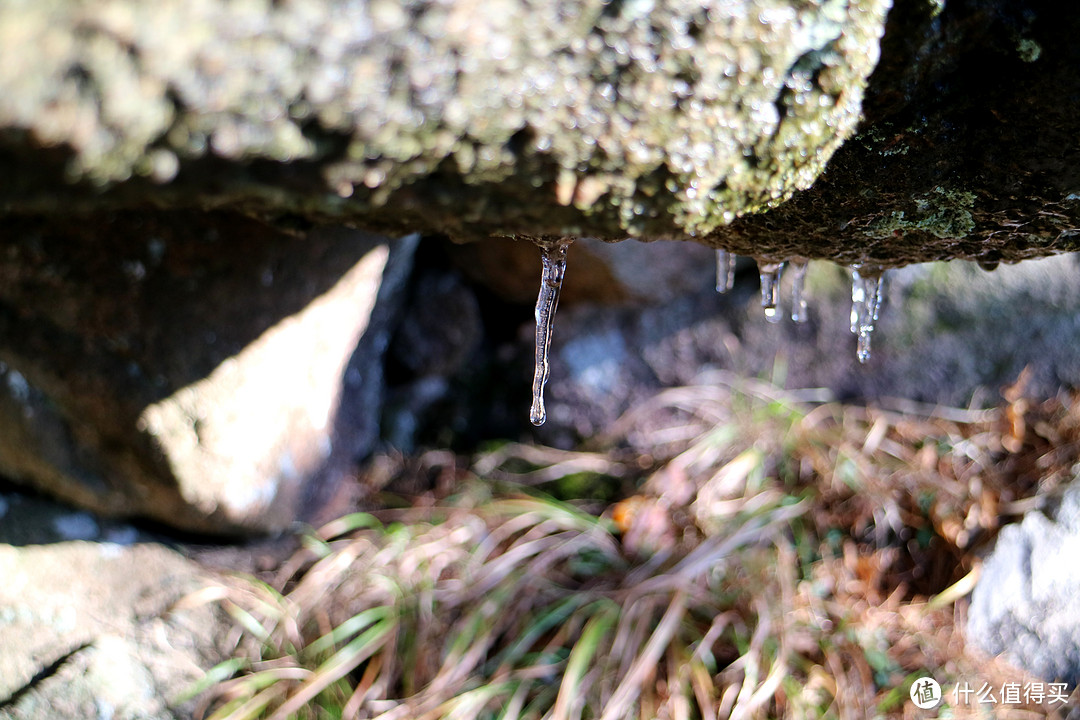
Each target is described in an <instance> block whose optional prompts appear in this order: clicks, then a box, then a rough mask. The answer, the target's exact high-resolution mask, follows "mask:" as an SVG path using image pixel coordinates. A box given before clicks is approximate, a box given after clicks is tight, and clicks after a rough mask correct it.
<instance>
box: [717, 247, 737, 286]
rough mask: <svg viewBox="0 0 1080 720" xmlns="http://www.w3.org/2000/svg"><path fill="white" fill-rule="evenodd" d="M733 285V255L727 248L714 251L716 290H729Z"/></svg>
mask: <svg viewBox="0 0 1080 720" xmlns="http://www.w3.org/2000/svg"><path fill="white" fill-rule="evenodd" d="M733 287H735V256H734V255H732V254H731V253H729V252H728V251H727V250H717V251H716V292H718V293H726V292H731V288H733Z"/></svg>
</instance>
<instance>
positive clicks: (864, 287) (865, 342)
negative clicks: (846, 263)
mask: <svg viewBox="0 0 1080 720" xmlns="http://www.w3.org/2000/svg"><path fill="white" fill-rule="evenodd" d="M860 270H861V272H860ZM880 309H881V270H878V269H875V268H860V267H859V266H856V267H852V268H851V332H852V333H854V334H855V335H857V336H858V337H859V342H858V349H857V351H856V354H857V356H858V358H859V362H861V363H864V362H866V361H867V360H869V359H870V335H871V334H872V333H873V332H874V323H875V322H877V319H878V311H879V310H880Z"/></svg>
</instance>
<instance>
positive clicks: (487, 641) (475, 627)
mask: <svg viewBox="0 0 1080 720" xmlns="http://www.w3.org/2000/svg"><path fill="white" fill-rule="evenodd" d="M1078 459H1080V403H1076V402H1074V399H1073V398H1070V397H1065V396H1063V397H1059V398H1054V399H1051V400H1047V401H1042V402H1038V401H1035V400H1031V399H1029V398H1025V397H1024V396H1023V392H1022V387H1020V386H1018V387H1015V388H1012V389H1010V390H1009V391H1007V393H1006V402H1005V403H1004V404H1003V405H1002V406H1001V407H998V408H995V409H992V410H985V411H982V410H979V411H975V410H964V409H957V408H935V407H925V406H917V405H913V404H910V403H902V402H900V401H897V402H893V403H881V404H879V405H877V406H872V407H862V406H852V405H844V404H841V403H837V402H834V401H832V400H831V398H829V397H828V395H827V393H825V392H824V391H820V390H810V391H799V392H790V391H784V390H782V389H780V388H777V387H776V386H774V385H772V384H769V383H765V382H760V381H746V380H742V379H738V378H736V377H734V376H732V375H728V374H722V373H712V374H710V375H708V376H704V377H703V378H702V379H701V382H700V383H698V384H695V385H694V386H691V387H685V388H677V389H672V390H668V391H665V392H663V393H661V394H659V395H658V396H657V397H656V398H654V399H653V400H651V401H650V402H648V403H646V404H645V405H643V406H642V407H640V408H637V409H635V410H634V411H633V412H631V413H629V414H628V415H627V416H626V417H624V418H623V420H622V421H620V423H619V424H618V425H617V428H616V431H615V432H613V433H612V435H611V436H610V437H608V438H606V439H605V440H604V442H603V443H601V444H600V445H599V446H598V448H595V449H594V452H589V453H573V452H567V451H560V450H553V449H550V448H542V447H536V446H525V445H514V444H505V445H502V446H500V447H499V448H497V449H496V450H493V451H491V452H489V453H486V454H482V455H480V456H478V457H476V458H473V459H471V461H463V460H461V459H460V458H454V457H452V456H450V455H449V454H447V453H430V454H428V455H426V456H422V457H420V458H412V459H400V462H399V464H398V466H397V469H396V471H390V472H388V471H387V467H386V462H385V459H384V462H383V465H382V466H381V467H380V470H379V474H380V476H381V477H384V478H390V479H391V480H392V482H391V483H390V484H389V485H387V486H386V487H385V488H384V497H385V496H386V493H392V492H393V490H394V487H395V484H394V483H396V482H398V481H400V482H399V483H398V485H399V486H400V487H408V488H411V489H412V492H411V495H409V496H407V497H402V496H400V495H399V496H398V500H397V502H394V503H387V504H388V505H392V506H393V507H395V508H396V509H393V510H380V511H373V512H371V513H354V514H351V515H348V516H346V517H344V518H341V519H340V520H336V521H334V522H331V523H329V524H327V525H325V526H324V527H322V528H320V529H318V530H313V531H311V532H310V533H308V534H307V535H306V536H305V537H304V538H303V539H302V542H301V543H300V549H299V550H298V551H297V553H296V555H295V556H294V557H293V558H292V559H291V560H289V561H288V562H286V563H285V564H284V565H283V567H282V568H281V569H280V570H279V572H278V574H277V576H276V577H274V578H273V579H272V580H271V581H270V582H259V581H255V580H253V579H241V578H232V579H229V580H228V581H225V582H223V583H222V586H221V588H218V589H215V590H213V591H203V592H202V594H201V597H203V598H204V599H205V600H206V601H216V602H220V603H222V605H223V606H224V607H225V609H226V610H227V611H228V612H230V613H231V614H232V616H233V617H234V618H235V619H236V622H237V626H238V628H239V629H240V630H239V631H238V639H237V643H236V652H235V656H236V657H235V658H234V659H233V660H230V661H229V662H227V663H224V664H222V665H220V666H219V667H218V668H215V670H214V671H212V672H211V674H210V675H209V676H208V678H207V681H206V682H204V683H203V684H202V685H201V686H200V687H198V688H196V689H195V690H196V691H205V693H206V694H205V700H206V705H205V711H204V712H203V713H202V715H201V716H202V717H209V718H211V719H212V720H238V719H239V718H272V719H273V720H278V719H284V718H300V719H307V718H311V719H315V718H343V719H351V718H379V719H380V720H404V719H409V720H412V719H415V718H420V719H423V720H449V719H450V718H470V719H471V718H491V719H492V720H495V719H497V718H498V719H506V720H519V719H520V720H526V719H536V720H541V719H543V720H547V719H551V720H570V719H574V720H577V719H579V718H582V719H584V718H588V719H599V720H632V719H638V718H640V719H642V720H655V719H656V718H672V719H674V720H681V719H686V720H690V719H692V718H708V719H711V718H728V717H731V718H774V717H775V718H781V717H782V718H793V719H797V718H822V717H829V718H833V717H835V718H875V717H922V716H923V715H918V714H916V715H912V713H913V712H918V711H915V710H914V707H913V706H912V705H911V704H910V702H909V700H908V690H909V688H910V686H911V684H912V683H913V682H915V681H916V680H917V679H919V678H921V677H924V676H925V675H931V676H933V677H934V678H936V679H937V680H938V681H939V682H940V683H941V684H942V686H943V687H944V688H945V689H946V690H948V689H949V688H951V687H952V686H953V685H955V684H956V683H957V682H968V683H970V684H972V685H977V684H978V683H981V682H989V683H991V684H995V685H997V686H998V687H1000V685H1001V683H1002V682H1004V681H1006V680H1008V681H1012V682H1018V681H1019V682H1022V681H1024V680H1026V679H1027V678H1025V677H1024V676H1023V674H1022V673H1021V672H1020V671H1019V670H1016V669H1013V668H1009V667H1008V666H1006V665H1004V664H1003V663H1001V662H999V661H995V660H992V659H988V658H981V657H978V656H977V654H975V653H973V652H972V651H969V650H967V649H966V648H965V643H964V638H963V627H964V622H965V609H966V602H967V601H966V596H967V594H968V593H969V592H970V591H971V588H972V587H973V585H974V581H975V579H976V578H977V576H978V572H979V561H978V556H979V552H980V551H981V550H982V549H983V548H985V547H986V546H987V544H988V543H989V542H990V541H991V540H992V539H993V537H994V536H995V534H996V532H997V530H998V528H999V527H1000V525H1001V524H1002V523H1004V522H1008V521H1010V520H1012V519H1016V518H1018V517H1019V516H1020V515H1021V514H1022V513H1023V512H1025V511H1026V510H1029V509H1031V508H1036V507H1040V506H1042V505H1043V504H1046V503H1049V502H1051V500H1052V498H1053V497H1054V495H1055V494H1056V492H1057V491H1058V489H1059V488H1060V487H1061V486H1062V485H1063V484H1064V482H1065V481H1066V480H1067V479H1069V478H1071V477H1072V467H1073V465H1074V464H1076V462H1077V461H1078ZM571 476H572V477H573V478H574V479H575V483H578V484H579V485H580V484H581V483H584V484H585V485H588V482H589V481H590V478H595V479H596V480H597V482H602V483H605V490H604V492H593V491H592V489H590V488H588V487H580V488H579V489H578V490H576V492H578V493H579V495H580V497H581V499H580V500H577V499H569V500H568V499H555V498H553V497H551V496H548V495H546V494H543V492H541V490H540V489H541V488H545V487H547V485H546V484H547V483H552V482H558V481H559V480H560V479H561V478H565V477H571ZM423 477H437V478H439V480H438V481H437V482H435V483H433V484H428V485H427V486H425V484H424V482H422V481H419V480H418V478H420V479H421V480H422V478H423ZM447 478H453V481H452V482H447V480H446V479H447ZM612 479H616V480H618V482H619V483H620V484H621V485H620V487H623V488H624V489H625V491H624V492H622V493H621V495H620V497H618V498H615V499H603V498H606V497H607V495H606V494H605V493H607V492H609V491H610V488H611V483H610V481H611V480H612ZM425 487H426V488H427V489H424V488H425ZM562 487H565V485H564V486H562ZM575 487H576V486H575ZM416 488H421V489H420V490H419V491H417V490H416ZM1073 690H1074V693H1073V697H1072V700H1071V702H1072V703H1073V704H1075V703H1076V701H1077V693H1076V692H1075V689H1073ZM1065 710H1066V708H1065V707H1063V706H1061V705H1058V706H1056V707H1048V706H1046V705H1033V706H1018V705H1009V706H1001V705H998V706H985V705H984V706H982V707H979V706H977V705H964V704H956V703H955V702H953V700H952V699H951V698H949V697H946V701H945V704H944V706H943V707H942V708H939V711H940V712H941V716H942V717H945V716H951V717H976V716H979V717H985V716H994V717H1010V716H1012V715H1015V714H1017V713H1022V714H1023V713H1026V714H1025V715H1024V716H1025V717H1060V716H1063V715H1064V712H1065Z"/></svg>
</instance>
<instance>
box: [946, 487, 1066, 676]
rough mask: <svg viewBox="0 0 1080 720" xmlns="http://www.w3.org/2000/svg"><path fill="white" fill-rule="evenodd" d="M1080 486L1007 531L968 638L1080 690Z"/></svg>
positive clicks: (988, 570)
mask: <svg viewBox="0 0 1080 720" xmlns="http://www.w3.org/2000/svg"><path fill="white" fill-rule="evenodd" d="M1077 552H1080V485H1078V484H1077V483H1075V482H1074V483H1073V485H1072V486H1071V487H1070V488H1068V489H1067V490H1066V492H1065V493H1064V495H1063V497H1062V498H1061V501H1060V505H1059V506H1058V507H1057V508H1048V509H1045V510H1044V511H1043V512H1039V511H1033V512H1030V513H1028V514H1027V515H1026V516H1025V517H1024V520H1023V522H1021V523H1019V524H1017V525H1011V526H1008V527H1006V528H1004V529H1003V530H1002V531H1001V534H1000V535H999V536H998V539H997V544H996V545H995V547H994V550H993V552H992V553H990V555H989V556H988V557H987V558H986V561H985V564H984V565H983V571H982V576H981V577H980V578H979V582H978V585H977V586H976V588H975V592H974V594H973V596H972V602H971V608H970V610H969V613H968V626H967V633H968V637H969V638H970V641H971V642H973V643H975V645H976V646H978V647H980V648H982V649H983V650H985V651H986V652H988V653H992V654H998V653H1004V654H1005V656H1006V657H1007V658H1008V659H1009V661H1010V662H1012V663H1013V664H1015V665H1016V666H1017V667H1020V668H1023V669H1025V670H1027V671H1029V672H1031V673H1033V674H1034V675H1036V676H1038V677H1042V678H1044V679H1046V680H1048V681H1051V682H1054V681H1061V682H1067V683H1069V685H1070V687H1076V685H1077V684H1078V683H1080V617H1078V616H1077V612H1076V608H1077V607H1078V606H1080V572H1078V567H1080V566H1078V565H1077V563H1076V556H1077Z"/></svg>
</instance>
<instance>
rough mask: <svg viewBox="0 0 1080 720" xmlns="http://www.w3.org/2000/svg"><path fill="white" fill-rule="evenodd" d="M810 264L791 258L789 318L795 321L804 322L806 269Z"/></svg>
mask: <svg viewBox="0 0 1080 720" xmlns="http://www.w3.org/2000/svg"><path fill="white" fill-rule="evenodd" d="M808 267H810V264H809V263H808V262H806V261H805V260H792V261H791V272H792V274H793V275H794V277H793V278H792V281H791V319H792V320H794V321H795V322H797V323H804V322H806V288H805V286H806V269H807V268H808Z"/></svg>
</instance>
